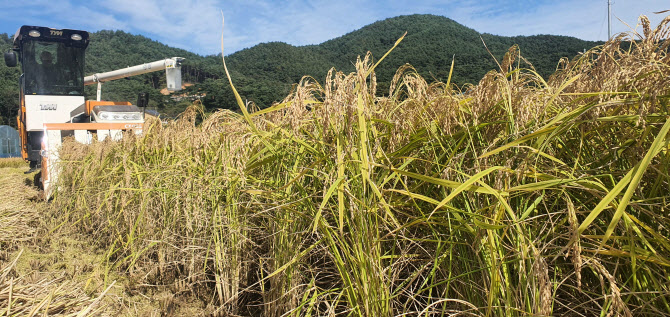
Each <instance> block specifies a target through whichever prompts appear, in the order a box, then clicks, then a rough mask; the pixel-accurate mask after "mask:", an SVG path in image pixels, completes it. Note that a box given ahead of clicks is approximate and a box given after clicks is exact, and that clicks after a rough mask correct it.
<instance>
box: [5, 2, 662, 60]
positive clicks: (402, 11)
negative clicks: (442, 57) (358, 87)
mask: <svg viewBox="0 0 670 317" xmlns="http://www.w3.org/2000/svg"><path fill="white" fill-rule="evenodd" d="M612 2H613V6H612V13H613V18H612V24H613V31H614V32H615V33H618V32H624V31H629V30H630V29H631V28H633V29H634V28H635V27H636V24H637V20H638V17H639V16H640V15H642V14H645V15H647V16H648V17H649V18H650V20H651V21H652V24H653V25H656V24H658V22H660V21H661V20H662V19H663V18H664V17H665V16H667V15H669V14H670V12H667V13H664V14H654V13H653V12H657V11H663V10H668V9H670V1H668V0H613V1H612ZM222 12H223V15H224V16H225V30H224V42H225V51H224V54H225V55H228V54H231V53H233V52H235V51H238V50H241V49H244V48H248V47H252V46H254V45H256V44H258V43H263V42H271V41H281V42H286V43H289V44H292V45H308V44H318V43H321V42H324V41H326V40H329V39H332V38H335V37H338V36H341V35H344V34H346V33H349V32H351V31H354V30H356V29H359V28H361V27H363V26H365V25H367V24H370V23H373V22H375V21H379V20H383V19H386V18H390V17H394V16H398V15H406V14H414V13H430V14H436V15H441V16H445V17H448V18H451V19H453V20H455V21H456V22H459V23H461V24H463V25H466V26H468V27H470V28H473V29H475V30H477V31H479V32H482V33H492V34H498V35H508V36H513V35H533V34H557V35H568V36H574V37H578V38H581V39H586V40H605V39H606V38H607V0H552V1H549V0H538V1H530V0H517V1H512V0H486V1H466V0H441V1H440V0H411V1H400V0H388V1H372V0H358V1H345V0H339V1H338V0H277V1H269V0H108V1H94V0H93V1H92V0H86V1H84V0H31V1H19V0H0V33H9V34H14V32H15V31H16V30H17V29H18V28H19V27H20V26H21V25H24V24H25V25H39V26H48V27H52V28H70V29H82V30H87V31H91V32H94V31H98V30H103V29H113V30H123V31H126V32H129V33H132V34H142V35H144V36H146V37H149V38H151V39H153V40H157V41H159V42H162V43H165V44H167V45H170V46H173V47H179V48H183V49H186V50H189V51H191V52H194V53H198V54H201V55H208V54H217V53H220V52H221V48H220V47H221V44H220V38H221V13H222ZM626 24H628V25H626ZM639 29H640V28H638V30H639Z"/></svg>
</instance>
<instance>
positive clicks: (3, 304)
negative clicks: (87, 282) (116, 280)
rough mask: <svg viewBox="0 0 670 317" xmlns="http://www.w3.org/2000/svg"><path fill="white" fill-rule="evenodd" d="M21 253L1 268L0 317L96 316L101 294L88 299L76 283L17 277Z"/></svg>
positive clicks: (62, 278)
mask: <svg viewBox="0 0 670 317" xmlns="http://www.w3.org/2000/svg"><path fill="white" fill-rule="evenodd" d="M21 254H22V252H20V253H19V254H18V255H17V256H16V258H15V259H14V260H13V261H12V262H11V263H9V264H8V265H4V266H2V267H0V316H8V317H9V316H77V317H79V316H82V317H83V316H98V315H100V314H99V313H100V311H99V310H98V309H96V306H98V304H99V302H100V299H101V298H102V296H104V293H103V294H102V295H101V296H100V297H98V298H97V299H91V298H90V297H88V296H87V295H86V294H84V292H83V291H81V290H80V289H78V287H77V285H76V283H74V282H71V281H70V282H68V281H67V280H66V277H65V276H64V275H63V276H61V277H60V278H56V279H53V278H47V277H36V276H38V275H35V276H16V272H15V271H14V266H15V265H16V262H17V261H18V260H19V257H20V256H21Z"/></svg>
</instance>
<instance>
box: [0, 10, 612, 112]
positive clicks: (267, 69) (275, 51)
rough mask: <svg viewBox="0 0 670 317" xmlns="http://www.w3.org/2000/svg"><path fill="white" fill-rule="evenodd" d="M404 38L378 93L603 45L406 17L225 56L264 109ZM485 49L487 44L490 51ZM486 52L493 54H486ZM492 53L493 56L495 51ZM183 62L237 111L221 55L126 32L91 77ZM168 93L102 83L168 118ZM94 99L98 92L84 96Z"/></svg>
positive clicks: (109, 38) (98, 55)
mask: <svg viewBox="0 0 670 317" xmlns="http://www.w3.org/2000/svg"><path fill="white" fill-rule="evenodd" d="M405 32H407V36H406V37H405V39H404V40H403V41H402V42H401V43H400V45H398V47H397V48H396V49H395V50H394V51H393V52H392V53H391V55H389V56H388V57H387V59H386V60H385V61H384V62H383V63H382V64H381V65H380V66H379V67H378V68H377V70H376V74H377V80H378V83H379V89H378V91H379V93H382V94H387V93H388V86H389V83H390V81H391V79H392V76H393V75H394V74H395V72H396V70H397V69H398V68H399V67H400V66H402V65H404V64H406V63H409V64H411V65H412V66H414V67H415V68H416V69H417V71H418V72H419V73H420V74H421V75H422V76H424V78H426V79H427V80H428V81H432V80H433V79H435V80H441V81H446V79H447V77H448V74H449V67H450V65H451V61H452V58H453V59H454V61H455V66H454V74H453V77H452V82H454V83H455V84H457V85H463V84H465V83H473V84H476V83H477V82H478V81H479V80H480V79H481V78H482V77H483V76H484V74H486V72H488V71H490V70H492V69H496V67H497V65H496V62H495V60H494V58H493V57H492V56H491V55H493V56H495V58H496V59H498V60H500V59H501V58H502V56H503V55H504V53H505V52H507V50H508V49H509V48H510V47H511V46H513V45H518V46H519V48H520V50H521V53H522V55H523V56H524V57H525V58H526V59H527V60H528V61H530V62H531V63H532V64H533V65H534V67H535V68H536V69H537V70H538V72H539V73H540V74H541V75H543V76H548V75H550V74H551V73H553V71H554V69H555V67H556V64H557V63H558V61H559V59H560V58H562V57H568V58H572V57H574V56H575V55H576V54H577V53H578V52H581V51H582V50H584V49H590V48H592V47H594V46H596V45H599V44H602V43H600V42H589V41H582V40H579V39H577V38H573V37H566V36H554V35H536V36H516V37H506V36H497V35H492V34H481V33H479V32H477V31H475V30H473V29H470V28H468V27H466V26H463V25H461V24H458V23H457V22H455V21H453V20H451V19H448V18H445V17H441V16H435V15H407V16H399V17H395V18H390V19H386V20H383V21H378V22H375V23H372V24H370V25H367V26H365V27H363V28H361V29H359V30H356V31H353V32H351V33H348V34H346V35H343V36H341V37H338V38H335V39H331V40H329V41H326V42H323V43H321V44H318V45H307V46H297V47H296V46H292V45H289V44H286V43H281V42H271V43H263V44H259V45H256V46H254V47H252V48H248V49H245V50H242V51H238V52H236V53H234V54H231V55H229V56H226V63H227V65H228V68H229V70H230V72H231V77H232V78H233V83H234V84H235V87H236V89H238V91H239V92H240V94H241V95H242V96H243V98H245V99H248V100H251V101H254V102H255V103H256V104H257V105H259V106H261V107H267V106H270V105H271V104H272V103H273V102H276V101H280V100H281V99H283V97H285V96H286V95H287V94H288V93H289V91H290V89H291V86H292V85H293V84H295V83H297V82H298V81H299V80H300V79H301V78H302V77H303V76H305V75H309V76H312V77H314V78H315V79H316V80H318V81H319V82H320V83H323V81H324V78H325V75H326V73H327V72H328V70H329V69H330V68H332V67H335V68H336V69H337V70H341V71H344V72H351V71H353V70H354V66H353V64H354V62H355V61H356V58H357V56H363V55H365V54H366V53H367V52H368V51H370V52H371V53H372V55H373V58H374V59H375V60H376V59H379V58H380V57H381V56H383V54H384V53H386V52H387V51H388V49H390V48H391V47H392V46H393V44H394V43H395V41H396V40H397V39H398V38H400V37H401V36H402V35H403V34H404V33H405ZM10 43H11V41H10V38H9V35H7V34H4V35H3V34H0V49H2V50H3V51H6V50H7V48H9V45H10ZM484 43H485V44H484ZM487 48H488V50H487ZM489 51H490V52H489ZM173 56H181V57H185V58H186V61H185V62H184V66H183V68H182V73H183V81H184V82H188V83H193V84H194V85H192V86H190V87H188V88H187V89H186V91H185V92H184V94H185V95H195V94H196V93H197V94H204V95H206V96H205V97H204V98H203V99H202V101H203V104H204V105H205V107H206V108H207V109H215V108H229V109H236V108H237V106H236V104H235V101H234V97H233V96H232V91H231V89H230V86H229V84H228V80H227V79H226V77H225V74H224V71H223V64H222V61H221V55H218V56H216V55H211V56H200V55H197V54H193V53H191V52H188V51H186V50H182V49H177V48H172V47H169V46H166V45H164V44H161V43H159V42H157V41H153V40H151V39H149V38H146V37H144V36H139V35H132V34H128V33H125V32H122V31H99V32H95V33H92V34H91V44H90V45H89V48H88V50H87V53H86V63H87V66H86V73H87V74H92V73H96V72H104V71H109V70H113V69H118V68H122V67H126V66H132V65H137V64H140V63H146V62H151V61H155V60H158V59H162V58H166V57H173ZM17 76H18V70H17V69H8V68H7V67H6V66H4V63H3V64H2V66H0V120H4V121H1V122H0V123H5V124H6V123H7V122H8V121H9V122H10V123H11V124H14V122H13V118H12V119H11V120H8V117H13V116H14V113H16V108H17V107H18V106H17V103H18V100H17V95H18V88H17V84H16V82H17V79H16V78H17ZM164 86H165V76H164V74H163V72H155V73H151V74H146V75H142V76H136V77H132V78H128V79H126V80H117V81H113V82H108V83H105V84H103V97H104V98H105V99H108V100H131V101H134V99H135V98H136V96H137V93H138V92H140V91H148V92H149V93H150V98H151V101H150V105H151V106H156V107H158V108H159V109H160V110H161V111H163V112H166V113H168V114H170V115H174V114H176V113H178V112H179V111H180V110H181V109H183V108H184V107H185V106H186V105H187V104H189V103H190V102H189V101H187V100H186V99H184V100H181V101H175V100H173V99H172V98H170V97H169V96H164V95H162V94H161V93H160V88H161V87H164ZM86 92H87V95H88V96H89V97H94V96H95V87H93V86H89V87H87V89H86Z"/></svg>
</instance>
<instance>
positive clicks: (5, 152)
mask: <svg viewBox="0 0 670 317" xmlns="http://www.w3.org/2000/svg"><path fill="white" fill-rule="evenodd" d="M0 157H21V140H20V139H19V132H18V131H16V129H14V128H12V127H10V126H8V125H0Z"/></svg>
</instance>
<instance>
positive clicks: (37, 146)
mask: <svg viewBox="0 0 670 317" xmlns="http://www.w3.org/2000/svg"><path fill="white" fill-rule="evenodd" d="M88 43H89V34H88V32H85V31H78V30H68V29H62V30H57V29H51V28H47V27H38V26H25V25H24V26H22V27H21V28H19V30H18V31H17V32H16V34H15V35H14V42H13V46H12V48H11V49H10V50H9V51H8V52H6V53H5V54H4V57H5V64H7V66H8V67H15V66H16V65H17V55H18V61H20V62H21V68H22V73H23V74H22V75H21V76H20V78H19V86H20V94H19V95H20V106H19V113H18V117H17V118H16V120H17V123H18V131H19V135H20V138H21V155H22V157H23V159H25V160H26V161H28V162H29V163H30V168H31V171H35V170H37V169H40V168H41V172H40V173H38V174H37V175H36V176H35V183H36V185H39V186H41V187H42V188H43V189H44V192H45V197H46V198H49V197H50V196H51V194H52V193H53V190H54V188H53V186H52V184H54V182H55V181H56V179H57V177H58V164H57V162H58V149H59V148H60V145H61V143H62V139H63V137H66V136H74V138H75V140H77V141H78V142H81V143H84V144H90V143H91V142H92V140H93V138H94V137H96V138H97V139H98V140H99V141H102V140H104V139H105V138H107V137H109V138H111V139H112V140H119V139H120V138H121V137H122V135H123V131H133V132H135V133H141V132H142V128H143V125H144V111H141V110H140V108H142V107H146V105H147V103H148V94H146V93H140V94H139V95H138V98H137V105H132V104H131V103H130V102H114V101H102V100H101V93H102V83H104V82H107V81H111V80H116V79H120V78H124V77H129V76H135V75H140V74H145V73H150V72H155V71H160V70H163V69H165V74H166V77H167V89H168V91H179V90H181V62H182V60H183V58H181V57H173V58H168V59H164V60H160V61H156V62H152V63H147V64H142V65H137V66H132V67H128V68H124V69H119V70H115V71H111V72H106V73H99V74H95V75H91V76H87V77H84V53H85V51H86V47H88ZM17 53H18V54H17ZM96 83H97V84H98V93H97V100H95V101H93V100H85V98H84V86H85V85H92V84H96Z"/></svg>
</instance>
